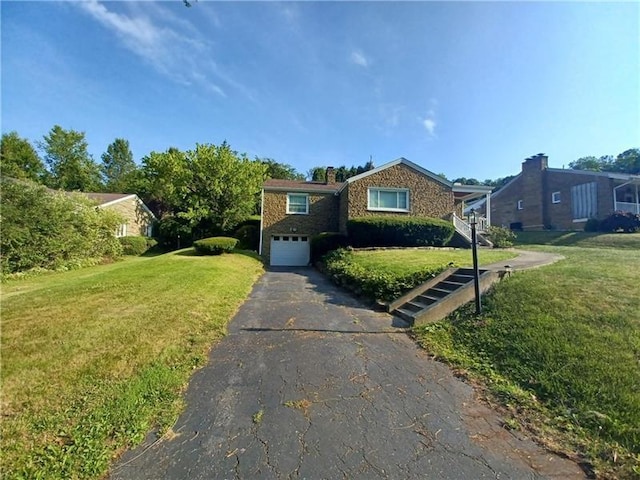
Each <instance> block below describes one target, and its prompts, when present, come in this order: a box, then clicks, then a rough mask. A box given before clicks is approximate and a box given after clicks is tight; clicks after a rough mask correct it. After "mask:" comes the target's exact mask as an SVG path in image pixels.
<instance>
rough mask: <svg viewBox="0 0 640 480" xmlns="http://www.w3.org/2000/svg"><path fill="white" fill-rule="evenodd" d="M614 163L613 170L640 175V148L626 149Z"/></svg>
mask: <svg viewBox="0 0 640 480" xmlns="http://www.w3.org/2000/svg"><path fill="white" fill-rule="evenodd" d="M612 163H613V165H612V171H614V172H621V173H631V174H634V175H640V149H639V148H630V149H629V150H625V151H624V152H622V153H621V154H619V155H618V156H617V157H616V159H615V160H614V161H613V162H612Z"/></svg>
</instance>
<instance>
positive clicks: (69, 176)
mask: <svg viewBox="0 0 640 480" xmlns="http://www.w3.org/2000/svg"><path fill="white" fill-rule="evenodd" d="M40 148H41V149H42V150H43V151H44V154H45V155H44V159H45V162H46V163H47V166H48V167H49V172H50V174H51V175H50V177H49V186H50V187H52V188H58V189H61V190H67V191H73V190H79V191H81V192H91V191H98V190H100V189H101V181H100V170H99V169H98V165H97V164H96V163H95V162H94V161H93V158H91V155H89V152H88V149H87V148H88V146H87V141H86V139H85V135H84V132H77V131H75V130H65V129H63V128H62V127H60V126H59V125H55V126H54V127H53V128H52V129H51V131H50V132H49V135H45V136H44V141H43V142H41V143H40Z"/></svg>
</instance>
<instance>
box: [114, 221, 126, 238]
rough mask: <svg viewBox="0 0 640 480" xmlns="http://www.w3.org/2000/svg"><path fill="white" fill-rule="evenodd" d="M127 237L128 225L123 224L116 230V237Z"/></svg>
mask: <svg viewBox="0 0 640 480" xmlns="http://www.w3.org/2000/svg"><path fill="white" fill-rule="evenodd" d="M126 236H127V224H126V223H123V224H121V225H120V226H119V227H118V229H117V230H116V237H126Z"/></svg>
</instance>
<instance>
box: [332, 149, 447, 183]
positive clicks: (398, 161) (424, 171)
mask: <svg viewBox="0 0 640 480" xmlns="http://www.w3.org/2000/svg"><path fill="white" fill-rule="evenodd" d="M395 165H405V166H407V167H409V168H411V169H412V170H415V171H416V172H419V173H421V174H423V175H425V176H427V177H429V178H432V179H433V180H436V181H437V182H440V183H442V184H443V185H446V186H448V187H451V186H453V184H452V183H451V182H450V181H448V180H447V179H445V178H442V177H441V176H440V175H438V174H435V173H433V172H431V171H429V170H427V169H426V168H422V167H421V166H420V165H417V164H415V163H413V162H411V161H409V160H407V159H406V158H404V157H400V158H397V159H395V160H393V161H391V162H388V163H385V164H384V165H380V166H379V167H377V168H374V169H372V170H368V171H366V172H364V173H361V174H359V175H355V176H353V177H349V178H347V181H346V182H344V184H343V186H342V188H344V187H345V186H347V184H349V183H353V182H355V181H357V180H360V179H361V178H365V177H368V176H369V175H373V174H375V173H378V172H381V171H382V170H386V169H387V168H390V167H393V166H395ZM342 188H341V190H342Z"/></svg>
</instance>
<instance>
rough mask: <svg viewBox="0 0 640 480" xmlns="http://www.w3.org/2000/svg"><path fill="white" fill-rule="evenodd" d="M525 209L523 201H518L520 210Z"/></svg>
mask: <svg viewBox="0 0 640 480" xmlns="http://www.w3.org/2000/svg"><path fill="white" fill-rule="evenodd" d="M523 208H524V205H523V202H522V200H518V210H522V209H523Z"/></svg>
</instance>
